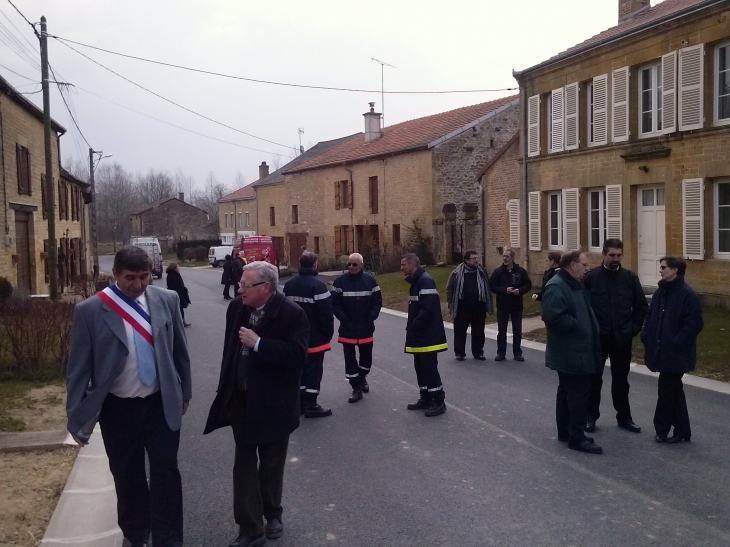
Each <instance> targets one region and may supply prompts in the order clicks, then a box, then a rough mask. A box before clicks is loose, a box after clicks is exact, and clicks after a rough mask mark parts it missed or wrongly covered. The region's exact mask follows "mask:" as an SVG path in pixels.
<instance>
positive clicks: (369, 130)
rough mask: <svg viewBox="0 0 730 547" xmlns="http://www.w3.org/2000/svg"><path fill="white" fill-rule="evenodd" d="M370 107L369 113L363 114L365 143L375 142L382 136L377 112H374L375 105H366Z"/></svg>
mask: <svg viewBox="0 0 730 547" xmlns="http://www.w3.org/2000/svg"><path fill="white" fill-rule="evenodd" d="M368 104H369V105H370V112H365V114H363V116H364V117H365V142H366V143H368V142H373V141H377V140H378V139H379V138H380V137H382V136H383V132H382V131H381V129H380V116H381V114H380V113H379V112H375V103H368Z"/></svg>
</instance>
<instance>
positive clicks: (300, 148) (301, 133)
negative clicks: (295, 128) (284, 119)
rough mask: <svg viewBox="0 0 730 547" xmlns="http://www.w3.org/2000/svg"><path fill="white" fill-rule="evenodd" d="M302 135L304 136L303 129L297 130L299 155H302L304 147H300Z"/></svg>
mask: <svg viewBox="0 0 730 547" xmlns="http://www.w3.org/2000/svg"><path fill="white" fill-rule="evenodd" d="M302 135H304V128H303V127H300V128H299V154H300V155H301V154H304V147H303V146H302Z"/></svg>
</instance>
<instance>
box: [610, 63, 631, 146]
mask: <svg viewBox="0 0 730 547" xmlns="http://www.w3.org/2000/svg"><path fill="white" fill-rule="evenodd" d="M627 140H629V67H627V66H625V67H623V68H617V69H616V70H614V71H613V73H612V74H611V142H624V141H627Z"/></svg>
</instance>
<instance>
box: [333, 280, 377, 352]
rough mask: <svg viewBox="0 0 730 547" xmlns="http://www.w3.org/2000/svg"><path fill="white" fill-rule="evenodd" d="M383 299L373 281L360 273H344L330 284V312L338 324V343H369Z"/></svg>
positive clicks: (375, 282)
mask: <svg viewBox="0 0 730 547" xmlns="http://www.w3.org/2000/svg"><path fill="white" fill-rule="evenodd" d="M382 305H383V297H382V295H381V294H380V287H378V282H377V281H375V278H374V277H373V276H372V275H370V274H367V273H365V272H364V271H362V270H360V271H359V272H358V273H357V274H355V275H352V274H350V273H343V274H342V275H341V276H339V277H338V278H337V279H335V282H334V283H333V284H332V309H333V311H334V312H335V317H337V319H339V321H340V328H339V331H338V332H339V336H338V337H337V341H338V342H342V343H344V344H356V343H360V344H364V343H368V342H372V337H373V333H374V332H375V320H376V319H377V318H378V315H380V307H381V306H382Z"/></svg>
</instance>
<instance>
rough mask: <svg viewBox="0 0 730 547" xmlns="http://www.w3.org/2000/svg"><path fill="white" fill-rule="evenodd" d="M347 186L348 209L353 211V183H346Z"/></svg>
mask: <svg viewBox="0 0 730 547" xmlns="http://www.w3.org/2000/svg"><path fill="white" fill-rule="evenodd" d="M345 184H347V189H348V192H347V208H348V209H352V181H345Z"/></svg>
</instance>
